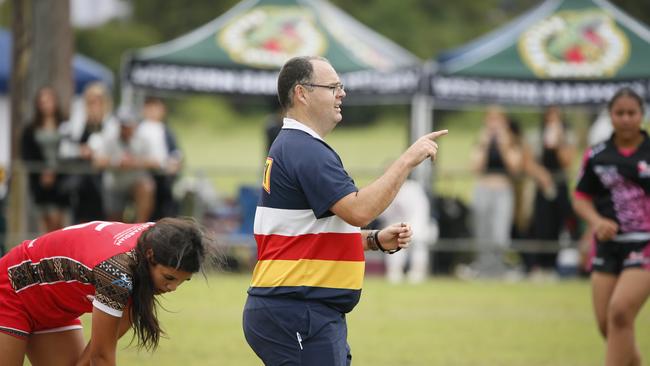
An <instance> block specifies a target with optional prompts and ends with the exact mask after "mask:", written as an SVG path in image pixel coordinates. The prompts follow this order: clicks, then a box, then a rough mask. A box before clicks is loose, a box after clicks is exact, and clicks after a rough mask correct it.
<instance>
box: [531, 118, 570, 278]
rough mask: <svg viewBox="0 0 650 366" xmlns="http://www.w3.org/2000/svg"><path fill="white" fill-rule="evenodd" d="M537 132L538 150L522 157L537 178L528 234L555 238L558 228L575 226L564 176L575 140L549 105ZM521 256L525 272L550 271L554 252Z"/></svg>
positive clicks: (541, 239)
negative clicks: (539, 141) (530, 155)
mask: <svg viewBox="0 0 650 366" xmlns="http://www.w3.org/2000/svg"><path fill="white" fill-rule="evenodd" d="M540 136H541V139H540V140H541V144H540V148H539V152H538V154H536V156H535V157H530V158H529V159H526V171H527V172H528V173H529V175H531V176H532V177H533V178H534V179H535V181H536V182H537V189H536V192H535V201H534V206H533V207H534V208H533V215H532V221H531V225H530V231H529V232H530V234H529V238H530V239H533V240H539V241H541V242H544V241H555V242H558V240H559V238H560V235H561V234H562V232H569V231H570V230H575V225H574V224H575V220H574V218H575V216H574V214H573V209H572V207H571V201H570V200H569V187H568V177H567V171H568V169H570V168H571V163H572V162H573V158H574V156H575V144H574V139H573V137H572V135H571V131H570V130H569V129H568V125H567V124H566V122H565V121H564V120H563V118H562V113H561V111H560V109H559V108H558V107H556V106H552V107H549V108H548V109H547V110H546V111H545V113H544V117H543V119H542V124H541V131H540ZM572 226H573V227H572ZM524 258H525V262H526V268H527V270H528V272H529V273H532V274H534V273H535V272H539V271H553V270H554V269H555V266H556V258H557V253H555V252H552V251H543V252H540V253H530V254H527V255H525V256H524Z"/></svg>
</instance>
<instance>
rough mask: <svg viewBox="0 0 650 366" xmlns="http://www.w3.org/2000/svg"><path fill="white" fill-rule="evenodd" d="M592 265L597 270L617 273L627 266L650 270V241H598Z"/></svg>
mask: <svg viewBox="0 0 650 366" xmlns="http://www.w3.org/2000/svg"><path fill="white" fill-rule="evenodd" d="M591 266H592V269H593V270H594V271H596V272H605V273H611V274H616V275H617V274H620V273H621V272H622V271H623V270H624V269H626V268H642V269H645V270H650V242H614V241H605V242H601V241H596V254H595V256H594V257H593V258H592V259H591Z"/></svg>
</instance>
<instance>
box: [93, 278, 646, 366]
mask: <svg viewBox="0 0 650 366" xmlns="http://www.w3.org/2000/svg"><path fill="white" fill-rule="evenodd" d="M249 278H250V276H249V275H232V274H226V275H224V274H210V275H208V280H207V282H206V281H205V280H204V279H203V278H200V277H198V276H197V277H195V278H194V279H192V281H190V282H189V283H188V284H186V285H184V286H182V287H181V288H179V290H178V291H177V292H176V293H174V294H171V295H169V296H167V297H166V298H165V299H164V300H163V301H162V304H163V305H164V306H165V308H166V309H167V310H168V311H163V312H162V313H161V318H162V324H163V326H164V328H165V329H166V330H167V332H168V338H166V339H163V340H162V341H161V343H160V347H159V348H158V349H157V350H156V351H155V352H154V353H152V354H149V353H146V352H145V351H138V350H137V349H136V348H135V347H134V346H131V347H127V345H128V343H129V342H128V341H129V339H130V334H127V335H126V336H125V339H123V340H122V341H121V345H120V347H119V351H118V364H121V365H157V366H164V365H183V366H192V365H197V366H198V365H237V366H246V365H261V362H260V361H259V360H258V359H257V358H256V357H255V355H254V354H253V353H252V351H251V350H250V349H249V348H248V345H247V344H246V342H245V340H244V337H243V334H242V330H241V314H242V307H243V304H244V301H245V297H246V295H245V292H246V288H247V285H248V281H249ZM86 320H87V319H86ZM348 326H349V343H350V345H351V347H352V354H353V361H354V362H353V365H372V366H383V365H386V366H395V365H444V366H456V365H457V366H464V365H468V366H469V365H472V366H476V365H488V366H494V365H499V366H522V365H527V366H561V365H566V366H593V365H599V364H602V360H603V343H602V340H601V339H600V338H599V335H598V334H597V332H596V326H595V323H594V320H593V316H592V312H591V304H590V289H589V283H588V281H584V280H580V281H578V280H576V281H566V282H556V283H550V282H549V283H531V282H518V283H504V282H462V281H458V280H453V279H442V278H435V279H431V280H430V281H428V282H426V283H424V284H421V285H402V286H395V285H389V284H387V283H386V282H385V281H383V280H382V279H381V278H378V277H370V278H368V279H367V280H366V283H365V286H364V293H363V296H362V299H361V303H360V304H359V305H358V306H357V307H356V308H355V310H354V311H353V312H352V313H351V314H350V315H349V316H348ZM88 328H89V327H88V326H86V329H88ZM637 336H638V343H639V345H640V347H641V349H642V352H643V354H644V358H645V361H646V362H648V360H650V308H649V307H648V306H646V307H645V309H644V310H643V312H642V313H641V315H640V317H639V319H638V321H637Z"/></svg>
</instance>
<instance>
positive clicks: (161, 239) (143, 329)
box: [131, 218, 210, 350]
mask: <svg viewBox="0 0 650 366" xmlns="http://www.w3.org/2000/svg"><path fill="white" fill-rule="evenodd" d="M209 240H210V239H209V237H208V236H207V235H206V233H205V232H204V230H203V229H202V228H201V227H200V226H199V224H197V223H196V221H194V220H192V219H178V218H164V219H161V220H159V221H158V222H156V224H155V225H153V226H152V227H151V228H150V229H148V230H147V231H145V232H144V233H143V234H142V235H141V236H140V238H138V243H137V245H136V248H135V251H136V257H137V259H136V264H135V268H134V271H133V294H132V300H133V301H132V304H131V321H132V327H133V330H134V332H135V334H134V337H135V338H137V339H138V345H139V346H140V347H144V348H145V349H147V350H153V349H155V348H156V347H157V346H158V341H159V340H160V335H161V334H164V331H163V330H162V328H161V327H160V324H159V322H158V314H157V307H156V305H157V304H158V300H157V299H156V298H154V284H153V281H152V279H151V274H150V271H149V260H148V259H147V257H146V252H147V250H149V249H151V250H152V251H153V258H152V259H153V261H154V262H155V263H158V264H161V265H163V266H166V267H172V268H174V269H177V270H181V271H185V272H190V273H196V272H198V271H199V270H200V269H201V265H202V263H203V261H204V259H205V257H206V254H207V252H208V241H209Z"/></svg>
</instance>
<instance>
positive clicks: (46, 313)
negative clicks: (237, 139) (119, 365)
mask: <svg viewBox="0 0 650 366" xmlns="http://www.w3.org/2000/svg"><path fill="white" fill-rule="evenodd" d="M206 250H207V240H206V236H205V235H204V233H203V232H202V230H201V229H200V227H199V226H198V225H197V224H196V223H195V222H194V221H191V220H185V219H171V218H167V219H162V220H160V221H158V222H156V223H155V224H154V223H144V224H123V223H119V222H104V221H93V222H89V223H85V224H80V225H75V226H70V227H67V228H64V229H62V230H58V231H54V232H51V233H48V234H46V235H43V236H41V237H39V238H37V239H34V240H31V241H25V242H23V243H22V244H21V245H18V246H17V247H15V248H14V249H12V250H11V251H10V252H9V253H7V254H6V255H5V256H4V257H2V258H0V355H2V356H1V357H2V364H3V365H5V366H14V365H16V366H18V365H22V364H23V360H24V357H25V355H27V357H28V358H29V360H30V361H31V363H32V365H34V366H39V365H90V364H92V365H115V353H116V346H117V340H118V339H119V338H120V337H121V336H122V335H123V334H124V333H126V331H127V330H128V329H129V328H133V330H134V332H135V337H137V339H138V344H139V345H140V346H141V347H145V348H147V349H154V348H155V347H156V346H157V345H158V340H159V339H160V335H161V333H163V331H162V329H161V327H160V325H159V322H158V317H157V314H156V307H155V304H156V299H155V298H154V295H159V294H162V293H166V292H171V291H174V290H176V288H177V287H178V286H179V285H180V284H181V283H183V282H184V281H187V280H189V279H190V278H191V277H192V274H193V273H196V272H198V271H199V269H200V267H201V263H202V261H203V259H204V257H205V254H206ZM83 313H92V331H91V337H90V341H89V342H88V344H87V345H85V344H84V339H83V334H82V330H81V322H80V321H79V318H78V317H79V316H80V315H81V314H83Z"/></svg>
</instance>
